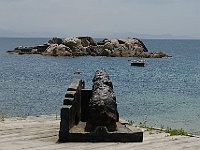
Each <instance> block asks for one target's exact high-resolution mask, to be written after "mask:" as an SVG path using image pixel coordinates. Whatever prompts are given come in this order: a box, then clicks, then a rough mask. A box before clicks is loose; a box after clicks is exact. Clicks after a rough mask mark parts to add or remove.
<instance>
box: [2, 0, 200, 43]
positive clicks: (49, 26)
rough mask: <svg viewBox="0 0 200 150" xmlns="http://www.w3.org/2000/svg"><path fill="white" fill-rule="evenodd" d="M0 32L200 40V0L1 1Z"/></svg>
mask: <svg viewBox="0 0 200 150" xmlns="http://www.w3.org/2000/svg"><path fill="white" fill-rule="evenodd" d="M0 22H1V23H0V29H4V30H12V31H16V32H20V33H26V32H28V33H38V34H40V35H41V36H42V35H43V34H45V33H52V34H53V33H55V34H57V35H58V36H59V35H66V36H86V35H87V36H107V35H111V34H113V33H137V34H150V35H162V34H171V35H173V36H187V37H192V38H198V39H200V0H100V1H95V0H1V1H0Z"/></svg>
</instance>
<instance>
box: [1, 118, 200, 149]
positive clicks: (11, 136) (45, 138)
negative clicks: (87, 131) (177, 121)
mask: <svg viewBox="0 0 200 150" xmlns="http://www.w3.org/2000/svg"><path fill="white" fill-rule="evenodd" d="M59 125H60V118H59V117H58V116H56V115H51V116H28V117H15V118H3V119H2V118H1V121H0V150H8V149H9V150H21V149H25V150H26V149H31V150H45V149H46V150H54V149H59V150H62V149H63V150H64V149H87V150H88V149H89V150H90V149H102V150H113V149H120V150H121V149H134V150H140V149H141V150H149V149H154V150H155V149H157V150H161V149H162V150H182V149H187V150H197V149H200V138H199V137H189V136H169V134H168V133H164V132H159V131H157V130H153V131H145V129H142V130H143V131H144V139H143V142H140V143H116V142H108V143H57V140H58V131H59Z"/></svg>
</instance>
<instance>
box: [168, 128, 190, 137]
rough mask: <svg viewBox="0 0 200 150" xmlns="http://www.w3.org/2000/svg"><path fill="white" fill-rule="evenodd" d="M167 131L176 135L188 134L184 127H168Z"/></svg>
mask: <svg viewBox="0 0 200 150" xmlns="http://www.w3.org/2000/svg"><path fill="white" fill-rule="evenodd" d="M165 132H166V133H169V134H170V136H175V135H184V136H188V133H187V132H186V131H184V130H183V129H182V128H181V129H172V128H169V127H167V129H166V130H165Z"/></svg>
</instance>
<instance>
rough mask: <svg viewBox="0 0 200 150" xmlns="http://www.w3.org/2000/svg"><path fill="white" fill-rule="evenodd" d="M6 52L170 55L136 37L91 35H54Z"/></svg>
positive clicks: (58, 54)
mask: <svg viewBox="0 0 200 150" xmlns="http://www.w3.org/2000/svg"><path fill="white" fill-rule="evenodd" d="M8 52H16V53H19V54H41V55H49V56H87V55H91V56H107V57H143V58H162V57H170V56H168V55H167V54H165V53H164V52H148V50H147V48H146V46H145V45H144V43H143V42H142V41H141V40H139V39H137V38H125V39H108V38H105V39H104V40H102V41H96V40H94V39H93V38H92V37H72V38H66V39H64V40H62V39H60V38H57V37H54V38H53V39H51V40H49V41H48V42H47V43H45V44H43V45H38V46H31V47H22V46H19V47H16V48H15V49H14V50H12V51H8Z"/></svg>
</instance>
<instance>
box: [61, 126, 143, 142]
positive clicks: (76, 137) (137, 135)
mask: <svg viewBox="0 0 200 150" xmlns="http://www.w3.org/2000/svg"><path fill="white" fill-rule="evenodd" d="M85 125H86V123H85V122H79V124H78V125H76V126H74V127H72V128H71V129H70V131H69V132H67V131H59V142H142V141H143V132H142V131H141V130H140V129H139V128H136V127H133V126H129V125H128V124H124V123H120V122H117V131H114V132H108V130H107V128H106V127H104V126H100V127H97V128H96V130H95V131H94V132H85ZM129 127H131V128H129Z"/></svg>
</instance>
